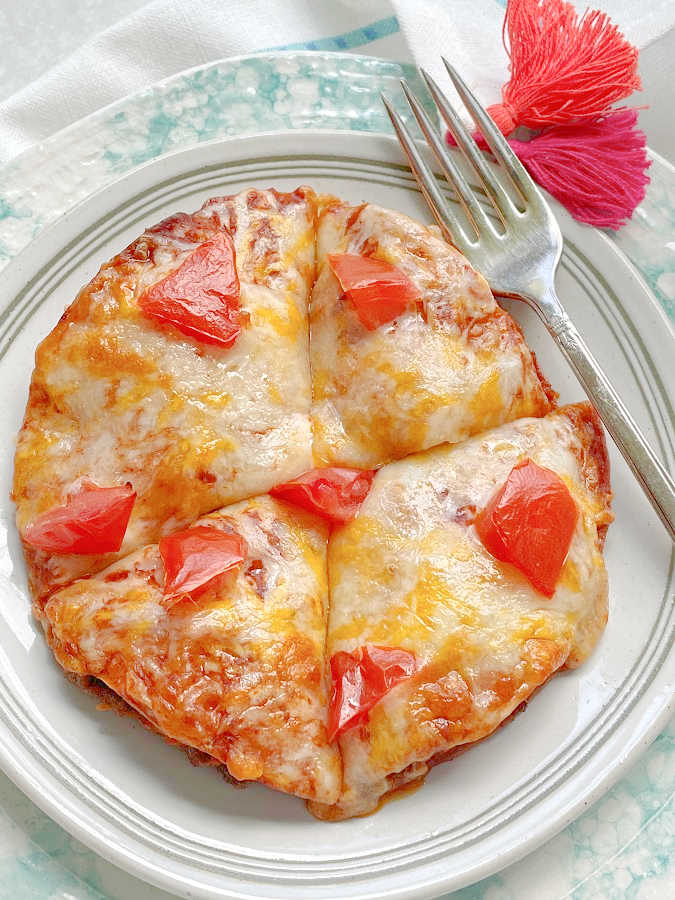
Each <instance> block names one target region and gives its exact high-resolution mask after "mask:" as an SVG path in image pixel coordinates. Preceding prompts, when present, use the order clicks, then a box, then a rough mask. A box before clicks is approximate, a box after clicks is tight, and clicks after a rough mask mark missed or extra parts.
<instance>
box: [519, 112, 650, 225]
mask: <svg viewBox="0 0 675 900" xmlns="http://www.w3.org/2000/svg"><path fill="white" fill-rule="evenodd" d="M637 115H638V114H637V110H635V109H617V110H611V111H610V112H609V113H608V114H607V115H605V116H601V117H598V118H597V119H595V120H593V121H590V122H584V123H581V124H574V125H553V126H551V127H550V128H547V129H545V130H544V131H542V133H541V134H540V135H539V136H538V137H535V138H532V140H529V141H518V140H514V139H511V140H509V144H510V145H511V147H513V149H514V151H515V152H516V154H517V155H518V157H519V158H520V160H521V161H522V162H523V164H524V165H525V167H526V168H527V170H528V171H529V173H530V175H532V177H533V178H534V179H535V181H536V182H537V183H538V184H540V185H541V186H542V187H543V188H545V189H546V190H547V191H548V192H549V193H550V194H552V195H553V196H554V197H555V198H556V200H559V201H560V203H562V205H563V206H564V207H566V209H568V210H569V212H570V213H571V214H572V215H573V216H574V218H575V219H577V220H578V221H580V222H585V223H586V224H587V225H594V226H595V227H596V228H613V229H618V228H620V227H621V226H622V225H625V224H626V221H627V220H628V219H630V217H631V216H632V214H633V212H634V210H635V208H636V206H638V204H639V203H641V202H642V200H643V198H644V195H645V190H646V187H647V185H648V184H649V178H648V176H647V175H646V174H645V171H646V169H647V168H649V166H650V165H651V162H650V161H649V159H648V158H647V152H646V149H645V148H646V139H645V135H644V132H642V131H640V129H639V128H636V123H637Z"/></svg>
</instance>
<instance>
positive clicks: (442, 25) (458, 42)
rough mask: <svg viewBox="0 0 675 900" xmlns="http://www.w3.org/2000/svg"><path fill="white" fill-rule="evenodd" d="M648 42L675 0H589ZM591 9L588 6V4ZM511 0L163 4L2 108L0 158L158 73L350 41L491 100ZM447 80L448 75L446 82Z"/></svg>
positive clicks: (174, 0)
mask: <svg viewBox="0 0 675 900" xmlns="http://www.w3.org/2000/svg"><path fill="white" fill-rule="evenodd" d="M589 2H590V3H591V5H592V6H594V7H597V8H602V9H604V10H606V11H607V12H608V13H609V14H610V16H611V17H612V18H613V19H614V21H615V22H616V23H617V24H618V25H619V26H620V27H621V28H622V30H623V31H624V32H625V34H626V35H627V36H628V38H629V39H630V40H632V41H633V42H634V43H636V44H637V45H638V46H640V47H644V46H646V45H647V44H648V43H650V42H651V41H653V40H655V39H656V38H657V37H659V36H660V35H662V34H664V33H665V32H666V31H667V30H668V29H669V28H670V27H671V26H672V25H673V24H674V23H675V2H673V0H643V2H642V3H641V4H640V8H639V14H636V12H635V3H634V0H589ZM577 6H578V7H579V8H580V9H583V8H584V7H585V6H586V3H583V2H578V3H577ZM504 7H505V0H155V2H153V3H149V4H148V5H147V6H144V7H142V8H141V9H140V10H139V11H138V12H136V13H135V14H133V15H131V16H128V17H127V18H125V19H123V20H122V21H120V22H119V23H118V24H116V25H115V26H113V27H112V28H110V29H108V30H107V31H103V32H102V33H101V34H99V35H98V36H97V37H96V38H94V39H93V40H91V41H89V42H88V43H86V44H85V45H83V46H82V47H81V48H80V49H79V50H77V51H76V52H75V53H74V54H73V55H72V56H70V57H69V58H67V59H66V60H65V61H64V62H62V63H60V64H59V65H58V66H56V67H55V68H53V69H52V70H51V71H49V72H48V73H47V74H45V75H44V76H42V77H41V78H39V79H37V80H36V81H34V82H32V83H31V84H30V85H28V87H26V88H25V89H23V90H21V91H19V92H18V93H16V94H14V95H13V96H11V97H9V99H8V100H6V101H5V102H4V103H1V104H0V165H3V164H5V163H6V162H7V161H9V160H10V159H11V158H12V157H13V156H15V155H17V154H18V153H20V152H21V151H22V150H25V149H26V148H27V147H29V146H30V145H31V144H33V143H36V142H39V141H42V140H44V139H45V138H47V137H49V135H51V134H53V133H54V132H56V131H58V130H60V129H61V128H64V127H65V126H67V125H69V124H71V123H72V122H75V121H77V120H78V119H80V118H82V117H83V116H85V115H87V114H89V113H91V112H94V111H95V110H96V109H99V108H101V107H103V106H105V105H107V104H109V103H112V102H113V101H115V100H117V99H119V98H121V97H124V96H126V95H127V94H130V93H133V92H135V91H138V90H142V89H143V88H146V87H148V86H149V85H151V84H152V83H153V82H156V81H158V80H159V79H162V78H166V77H167V76H169V75H173V74H174V73H176V72H180V71H182V70H184V69H187V68H191V67H193V66H197V65H200V64H203V63H207V62H210V61H212V60H216V59H220V58H223V57H228V56H235V55H239V54H247V53H253V52H256V51H261V50H266V49H282V48H283V49H300V48H307V49H324V50H325V49H334V50H337V49H347V50H354V51H356V52H359V53H369V54H373V55H376V56H384V57H387V58H392V59H398V60H399V61H405V60H408V61H414V62H416V63H418V64H423V65H424V66H425V67H427V68H428V69H429V70H430V71H431V72H432V74H435V75H437V76H439V77H443V73H442V69H441V64H440V56H441V54H444V55H445V56H447V57H448V58H449V59H451V60H452V61H453V63H454V64H455V65H456V66H457V68H458V69H459V71H460V72H462V74H463V75H464V77H465V78H466V79H467V81H468V82H469V84H470V85H471V86H472V87H473V88H474V89H475V90H476V91H477V92H478V94H479V96H480V97H481V98H482V99H483V101H484V102H486V103H492V102H496V101H498V100H499V97H500V94H499V91H500V87H501V85H502V84H503V83H504V81H506V79H507V68H506V66H507V60H506V55H505V53H504V50H503V48H502V45H501V27H502V20H503V16H504ZM443 83H444V84H447V79H444V82H443Z"/></svg>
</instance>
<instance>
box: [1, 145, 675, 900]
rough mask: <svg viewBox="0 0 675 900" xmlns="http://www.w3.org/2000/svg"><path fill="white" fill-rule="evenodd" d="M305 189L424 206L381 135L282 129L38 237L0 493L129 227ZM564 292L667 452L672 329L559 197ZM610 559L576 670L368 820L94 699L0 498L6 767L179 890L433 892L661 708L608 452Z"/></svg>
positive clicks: (523, 315) (632, 743)
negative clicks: (56, 342) (25, 424)
mask: <svg viewBox="0 0 675 900" xmlns="http://www.w3.org/2000/svg"><path fill="white" fill-rule="evenodd" d="M303 182H305V183H309V184H312V185H313V186H314V187H315V188H317V189H318V190H321V191H331V192H334V193H337V194H339V195H340V196H343V197H345V198H347V199H349V200H352V201H360V200H363V199H368V200H371V201H375V202H377V203H381V204H383V205H386V206H390V207H393V208H395V209H399V210H402V211H403V212H406V213H410V214H412V215H414V216H417V217H420V218H422V219H428V218H429V216H428V213H427V211H426V209H425V207H424V205H423V202H422V200H421V198H420V195H419V194H418V192H417V191H416V189H415V187H414V184H413V182H412V179H411V177H410V175H409V174H408V172H407V170H406V169H405V168H404V167H403V166H402V165H401V157H400V154H399V150H398V147H397V145H396V144H395V143H394V141H393V140H391V139H388V138H386V137H381V136H377V135H355V134H346V133H340V132H336V133H333V134H330V133H326V132H325V131H324V132H321V133H311V132H305V133H303V134H302V136H301V138H300V137H299V135H298V134H297V133H281V134H274V135H266V136H260V135H258V136H256V137H253V138H242V139H234V140H231V141H223V142H218V143H213V144H203V145H201V146H199V147H197V148H195V149H192V150H190V151H186V152H183V153H179V154H176V155H173V156H168V157H164V158H161V159H158V160H156V161H155V162H153V163H151V164H149V165H148V166H146V167H144V168H142V169H140V170H137V171H135V172H133V173H132V174H130V175H129V176H127V177H125V178H124V179H123V180H122V181H120V182H118V183H117V184H115V185H113V186H111V187H109V188H107V189H105V190H104V191H103V192H101V193H99V194H97V195H95V196H93V197H92V198H91V199H90V200H88V201H87V202H86V203H84V204H83V205H81V206H79V207H77V208H76V209H74V210H73V211H72V212H71V213H69V214H68V215H67V216H65V217H64V218H63V219H61V220H60V221H59V222H58V223H57V225H56V226H54V227H52V228H51V229H50V230H48V231H45V232H43V233H42V234H41V235H40V236H39V237H38V238H37V240H36V241H34V242H33V243H32V244H31V245H30V247H29V248H28V250H26V251H25V252H24V253H22V254H21V255H20V256H19V257H17V258H16V259H15V260H14V261H13V262H12V263H11V264H10V265H9V266H8V267H7V268H6V269H5V271H4V272H3V279H2V284H1V286H0V310H1V311H2V312H1V313H0V384H2V387H3V398H4V401H5V402H4V404H3V408H2V411H1V413H0V429H1V432H0V433H2V434H3V435H4V436H5V439H4V441H3V442H2V446H1V447H0V498H5V497H7V494H8V492H9V489H10V485H11V471H12V455H13V440H12V437H13V435H14V434H15V433H16V431H17V429H18V427H19V425H20V422H21V417H22V414H23V409H24V405H25V399H26V391H27V386H28V381H29V377H30V371H31V368H32V359H33V351H34V348H35V345H36V344H37V342H38V341H39V340H40V339H41V338H42V337H43V336H44V335H45V334H47V333H48V331H49V330H50V329H51V328H52V327H53V325H54V324H55V322H56V321H57V319H58V317H59V315H60V314H61V312H62V310H63V308H64V307H65V306H66V305H67V304H68V303H69V302H70V301H71V299H72V298H73V296H74V294H75V292H76V291H77V289H78V288H79V287H80V286H81V285H82V284H84V283H85V282H86V281H87V280H88V279H89V278H90V277H91V276H92V275H93V274H94V273H95V272H96V270H97V268H98V266H99V265H100V263H101V262H103V261H104V260H105V259H107V258H108V257H109V256H111V255H112V254H113V253H114V252H115V251H117V250H119V249H121V248H122V247H123V246H124V245H125V244H126V243H127V242H128V241H130V240H131V239H132V238H134V237H135V236H137V234H139V233H140V232H141V231H142V230H143V227H144V226H146V225H149V224H152V223H153V222H156V221H157V220H158V219H160V218H162V216H164V215H167V214H168V213H171V212H175V211H176V210H178V209H187V210H191V209H194V208H196V207H197V206H199V205H200V204H201V203H202V202H203V200H205V199H206V198H207V197H209V196H212V195H214V194H218V193H229V192H233V191H236V190H239V189H241V188H243V187H246V186H249V185H252V184H256V185H258V186H262V187H267V186H270V185H273V186H275V187H277V188H282V189H283V188H293V187H296V186H297V185H298V184H300V183H303ZM556 211H557V213H558V214H559V219H560V221H561V224H562V227H563V231H564V234H565V238H566V249H565V253H564V256H563V262H562V265H561V269H560V273H559V280H558V288H559V292H560V295H561V297H562V298H563V299H564V302H565V303H566V305H567V307H568V309H569V311H570V313H571V314H572V316H573V317H574V319H575V320H576V321H577V323H578V325H579V326H580V327H581V329H582V330H583V332H584V333H585V335H586V337H587V339H588V342H589V343H590V345H591V347H592V348H593V350H594V352H595V353H596V354H597V356H598V357H599V359H600V361H601V362H602V363H603V364H604V365H605V367H606V369H607V371H608V372H609V374H610V376H611V377H612V379H613V381H614V383H615V385H616V386H617V387H618V388H619V390H620V393H621V394H622V396H624V398H625V399H626V402H627V404H628V406H629V407H630V408H631V410H632V411H633V413H634V415H635V417H636V418H637V420H638V421H639V422H640V424H641V425H642V426H643V427H644V429H645V431H646V433H647V435H648V437H649V438H650V439H651V440H652V441H653V443H654V445H655V446H656V447H657V449H658V452H659V454H660V455H661V457H662V458H663V459H664V461H665V462H666V464H667V465H669V466H670V467H671V468H672V466H673V460H674V452H673V434H672V413H671V411H670V407H669V404H668V397H667V393H666V388H665V383H666V382H667V381H668V379H672V359H673V355H672V354H673V344H672V336H671V333H670V329H669V325H668V322H667V320H666V318H665V316H664V315H663V313H662V311H661V310H660V308H659V307H658V306H657V304H656V303H655V302H654V300H653V298H652V296H651V294H650V292H649V290H648V289H647V287H646V286H645V284H644V283H643V282H642V280H641V278H640V277H639V275H638V274H637V273H636V272H635V270H634V269H633V268H632V267H631V265H630V264H629V263H628V262H627V261H626V259H625V258H624V257H623V256H622V255H621V253H620V252H619V251H618V250H617V249H616V247H615V246H614V245H613V244H612V243H611V242H610V241H609V240H608V239H607V238H605V237H604V236H603V235H602V234H600V233H599V232H596V231H593V230H591V229H588V228H584V227H581V226H579V225H577V224H576V223H574V222H573V221H572V220H571V219H570V218H569V217H568V216H567V215H566V214H565V213H564V212H563V211H561V210H559V209H557V210H556ZM512 311H513V312H514V313H515V315H516V317H517V318H518V320H519V321H520V322H521V324H523V326H524V328H525V332H526V335H527V337H528V340H529V341H530V343H531V344H532V346H533V347H534V348H535V350H536V351H537V355H538V357H539V359H540V361H541V364H542V368H543V370H544V371H545V373H546V374H547V376H548V377H549V378H550V380H551V381H552V383H553V384H554V386H555V387H556V388H557V389H558V390H559V391H560V393H561V399H562V400H563V401H567V400H573V399H579V398H580V396H581V395H580V390H579V388H578V387H577V385H576V384H575V382H574V379H573V377H572V376H571V375H570V373H569V372H568V371H567V369H566V366H565V364H564V363H563V362H562V360H561V359H560V356H559V355H558V353H557V351H556V349H555V347H554V346H553V345H552V343H551V342H550V340H549V338H548V337H547V335H546V334H545V333H544V331H543V329H542V328H541V327H540V326H539V324H538V323H537V322H536V320H535V319H534V316H533V315H531V314H530V313H529V312H528V310H526V309H525V308H524V307H522V306H519V305H515V306H512ZM611 456H612V464H613V476H612V478H613V486H614V490H615V504H614V509H615V513H616V517H617V522H616V524H615V525H614V526H612V528H611V529H610V532H609V537H608V541H607V548H606V558H607V564H608V568H609V573H610V585H611V586H610V591H611V598H610V621H609V625H608V627H607V630H606V633H605V635H604V637H603V639H602V641H601V642H600V645H599V647H598V648H597V650H596V652H595V654H594V655H593V656H592V658H591V659H590V660H589V662H588V663H586V664H585V665H584V666H583V667H582V668H581V669H579V670H577V671H575V672H569V673H564V674H562V675H560V676H557V677H556V678H554V679H553V680H552V682H551V683H550V684H549V685H548V686H547V687H546V688H545V689H544V690H543V691H542V692H540V693H539V694H538V695H537V696H536V697H535V698H534V699H533V700H532V702H531V703H530V705H529V707H528V710H527V712H526V713H524V714H523V715H521V716H519V717H518V718H517V719H516V720H515V721H514V722H513V723H511V724H510V725H508V726H507V727H506V728H504V729H501V730H500V731H499V732H498V733H497V734H495V735H494V736H493V737H492V738H490V739H489V740H487V741H485V742H484V743H482V744H481V745H480V746H477V747H475V748H473V749H472V750H471V751H470V752H469V753H466V754H464V755H463V756H461V757H459V758H458V759H456V760H454V761H453V762H451V763H449V764H447V765H445V766H441V767H438V768H437V769H436V770H434V772H432V774H431V775H430V776H429V778H428V780H427V785H426V786H425V787H424V788H423V789H422V790H420V791H418V792H417V793H415V794H413V795H410V796H407V797H405V798H402V799H400V800H397V801H395V802H392V803H389V804H388V805H386V806H385V807H384V808H383V809H382V810H381V811H380V812H379V813H377V814H376V815H373V816H371V817H368V818H364V819H356V820H352V821H348V822H342V823H337V824H324V823H319V822H317V821H315V820H314V819H312V818H311V817H310V816H309V815H308V814H307V813H306V812H305V810H304V808H303V806H302V804H301V803H300V802H299V801H297V800H295V799H293V798H289V797H284V796H282V795H279V794H275V793H273V792H271V791H267V790H265V789H263V788H261V787H250V788H248V789H246V790H245V791H237V790H234V789H233V788H231V787H229V786H228V785H227V784H225V783H224V782H221V781H220V780H219V779H218V777H217V776H216V775H215V774H214V773H213V772H211V771H209V770H200V769H194V768H192V767H191V766H190V765H189V763H188V761H187V759H186V758H185V757H184V755H183V754H182V753H180V752H179V751H177V750H175V749H174V748H172V747H170V746H168V745H166V744H165V743H164V742H163V741H161V740H160V739H159V738H158V737H157V736H155V735H153V734H150V733H148V732H147V731H145V729H143V728H142V727H140V726H138V725H136V724H135V723H133V722H130V721H128V720H126V719H123V718H119V717H117V716H114V715H112V714H110V713H102V712H99V711H97V710H96V708H95V706H96V704H95V701H94V700H93V699H92V698H90V697H89V696H87V695H86V694H84V693H82V692H81V691H79V690H77V689H76V688H74V687H72V686H71V685H70V684H69V683H68V682H67V681H66V680H65V678H63V676H62V674H61V672H60V670H59V669H58V667H57V666H56V664H55V663H54V662H53V660H52V658H51V655H50V653H49V651H48V649H47V647H46V645H45V643H44V641H43V639H42V637H41V636H40V635H39V633H38V629H37V628H36V626H35V625H34V624H33V622H32V619H31V616H30V612H29V602H28V596H27V591H26V580H25V573H24V566H23V562H22V558H21V551H20V547H19V542H18V538H17V535H16V532H15V529H14V526H13V510H12V508H11V504H9V503H7V502H6V501H5V500H4V499H2V500H0V516H1V518H0V615H1V616H2V618H3V620H4V621H3V623H2V627H0V763H1V764H2V767H3V768H4V769H5V771H6V772H7V773H8V774H9V775H10V776H11V777H12V778H13V779H14V781H15V782H16V783H17V784H18V785H19V787H20V788H21V789H22V790H24V791H25V792H26V793H27V794H28V795H29V796H30V797H31V798H32V799H33V800H34V801H35V802H36V803H38V804H39V805H40V806H41V807H42V808H43V809H44V810H45V811H46V812H47V813H48V814H49V815H51V816H52V817H53V818H55V819H56V820H57V821H59V822H60V823H61V824H63V825H64V826H65V827H66V828H67V829H68V830H69V831H71V832H72V833H73V834H74V835H76V836H77V837H79V838H80V839H81V840H83V841H84V842H85V843H87V844H88V845H89V846H91V847H92V848H93V849H95V850H97V851H98V852H99V853H101V854H102V855H103V856H105V857H106V858H108V859H109V860H111V861H113V862H115V863H117V864H118V865H120V866H122V867H124V868H126V869H128V870H129V871H131V872H133V873H135V874H137V875H140V876H141V877H143V878H145V879H147V880H148V881H151V882H153V883H155V884H157V885H159V886H161V887H164V888H166V889H168V890H170V891H173V892H175V893H179V894H181V895H183V896H190V897H246V898H249V897H270V898H272V897H273V898H313V900H318V898H323V897H335V896H341V897H413V896H414V897H427V896H433V895H434V894H437V893H439V892H441V891H443V890H448V889H451V888H456V887H460V886H461V885H464V884H467V883H469V882H472V881H475V880H476V879H478V878H481V877H483V876H485V875H488V874H489V873H491V872H493V871H495V870H497V869H499V868H501V867H502V866H504V865H506V864H507V863H509V862H512V861H513V860H515V859H517V858H518V857H520V856H523V855H524V854H525V853H527V852H529V851H530V850H532V849H533V848H534V847H535V846H537V845H538V844H540V843H542V842H543V841H544V840H545V839H546V838H548V837H550V836H551V835H552V834H553V833H555V832H556V831H557V830H559V829H561V828H562V827H563V826H564V825H566V824H567V823H568V822H569V821H571V819H572V818H574V816H575V815H577V814H578V813H579V812H580V811H582V809H583V808H584V807H585V806H586V805H587V804H588V803H589V802H591V800H593V799H595V798H596V797H598V796H599V795H600V793H601V792H602V791H603V790H605V789H606V788H607V787H608V786H609V785H610V784H611V783H612V782H613V781H615V780H616V779H617V778H618V777H619V776H620V775H621V773H622V772H623V771H624V770H625V769H626V767H627V766H629V765H630V764H631V763H632V762H633V760H634V759H635V757H636V755H637V754H639V752H640V751H641V750H642V749H644V748H645V747H646V746H647V745H648V743H649V741H650V740H651V739H652V738H653V737H654V736H655V735H656V734H657V733H658V730H659V729H660V728H661V727H663V725H664V724H665V722H666V721H667V718H668V714H669V713H668V704H669V702H670V700H671V697H672V687H673V676H674V674H675V666H674V665H673V660H672V659H669V657H668V650H669V646H670V641H671V640H672V633H673V618H674V613H673V609H672V603H671V596H672V558H671V552H672V551H671V546H670V542H669V541H668V539H667V537H666V536H665V533H664V531H663V528H662V527H661V525H660V523H659V522H658V519H657V518H656V516H655V515H654V513H653V512H652V510H651V507H650V506H649V504H648V503H647V502H646V500H645V499H644V497H643V496H642V494H641V492H640V490H639V488H638V487H637V485H636V484H635V482H634V480H633V479H632V477H631V476H630V474H629V473H628V470H627V468H626V466H625V465H624V464H623V462H622V461H621V459H620V457H619V456H618V454H617V453H615V452H613V448H612V453H611Z"/></svg>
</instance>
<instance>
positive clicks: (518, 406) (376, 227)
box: [310, 201, 553, 468]
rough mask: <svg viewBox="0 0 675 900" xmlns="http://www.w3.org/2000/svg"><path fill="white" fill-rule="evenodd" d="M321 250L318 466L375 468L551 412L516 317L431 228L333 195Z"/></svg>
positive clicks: (316, 312) (315, 360)
mask: <svg viewBox="0 0 675 900" xmlns="http://www.w3.org/2000/svg"><path fill="white" fill-rule="evenodd" d="M317 251H318V258H317V264H318V267H319V275H318V279H317V282H316V285H315V286H314V290H313V293H312V304H311V313H310V320H311V323H310V327H311V363H312V388H313V405H312V423H313V427H314V459H315V464H316V465H346V466H359V467H362V468H372V467H376V466H380V465H382V464H383V463H385V462H388V461H390V460H392V459H399V458H400V457H403V456H406V455H407V454H409V453H415V452H417V451H418V450H424V449H426V448H427V447H433V446H435V445H436V444H440V443H443V442H446V441H447V442H450V443H456V442H458V441H462V440H464V439H465V438H467V437H469V436H470V435H472V434H476V433H477V432H479V431H484V430H485V429H487V428H492V427H494V426H495V425H501V424H502V422H508V421H510V420H512V419H517V418H520V417H522V416H542V415H544V414H545V413H547V412H548V411H549V410H550V409H551V401H552V399H553V395H552V392H551V389H550V387H549V385H548V383H547V382H546V381H545V380H544V379H543V378H542V376H541V375H540V373H539V370H538V368H537V364H536V360H535V358H534V356H533V354H532V352H531V351H530V350H529V349H528V347H527V345H526V343H525V340H524V338H523V335H522V333H521V331H520V329H519V327H518V325H517V324H516V322H515V321H514V320H513V319H512V318H511V316H510V315H509V314H508V313H507V312H506V311H505V310H503V309H502V308H501V307H500V306H499V305H498V304H497V303H496V302H495V299H494V297H493V296H492V294H491V292H490V289H489V287H488V285H487V282H486V281H485V279H484V278H483V277H482V275H479V274H478V272H476V271H475V270H474V269H473V268H472V267H471V265H470V264H469V263H468V262H467V260H466V259H465V258H464V257H463V256H462V255H461V254H460V253H459V252H458V251H457V250H455V248H454V247H451V246H450V245H449V244H447V243H446V242H445V241H443V240H442V239H441V238H440V237H439V236H438V234H437V233H435V232H434V231H433V230H432V229H430V228H427V227H425V226H423V225H420V224H418V223H417V222H414V221H413V220H412V219H409V218H408V217H407V216H404V215H402V214H401V213H398V212H392V211H390V210H385V209H381V208H380V207H378V206H374V205H373V204H371V203H364V204H362V205H361V206H356V207H352V206H349V205H347V204H345V203H341V202H339V201H326V202H324V203H323V204H322V209H321V212H320V216H319V226H318V237H317ZM372 297H374V299H375V302H374V303H372V302H371V298H372ZM383 298H385V300H386V302H384V301H383ZM373 308H374V309H375V310H376V314H375V315H373Z"/></svg>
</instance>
